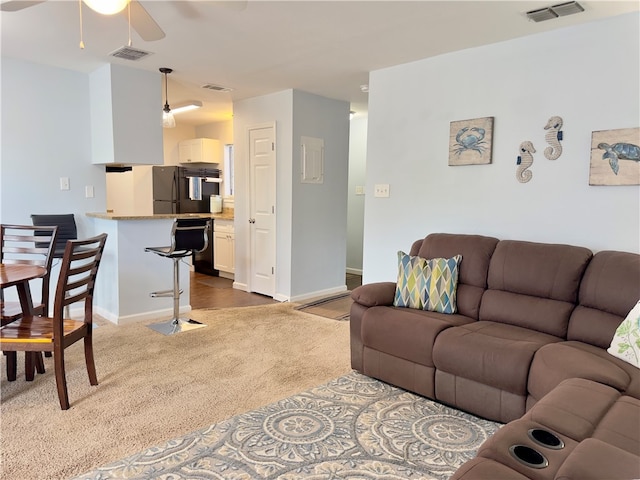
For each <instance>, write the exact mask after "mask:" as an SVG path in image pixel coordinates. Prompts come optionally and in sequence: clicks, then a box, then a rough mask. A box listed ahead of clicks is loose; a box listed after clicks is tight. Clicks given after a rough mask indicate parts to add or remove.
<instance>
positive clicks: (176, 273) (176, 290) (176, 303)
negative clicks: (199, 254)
mask: <svg viewBox="0 0 640 480" xmlns="http://www.w3.org/2000/svg"><path fill="white" fill-rule="evenodd" d="M179 262H180V259H179V258H174V259H173V319H174V320H175V321H176V322H177V321H178V319H179V318H180V293H181V292H180V268H179V267H180V265H179Z"/></svg>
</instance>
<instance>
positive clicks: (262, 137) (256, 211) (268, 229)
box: [249, 126, 276, 297]
mask: <svg viewBox="0 0 640 480" xmlns="http://www.w3.org/2000/svg"><path fill="white" fill-rule="evenodd" d="M249 161H250V169H251V173H250V176H251V179H250V182H251V190H250V195H251V202H250V204H251V213H250V218H249V224H250V235H251V240H250V242H251V276H250V278H251V282H250V291H252V292H256V293H261V294H263V295H268V296H270V297H273V296H274V295H275V285H276V281H275V278H276V277H275V267H276V231H275V225H276V221H275V218H276V210H275V209H276V152H275V127H274V126H268V127H259V128H250V129H249Z"/></svg>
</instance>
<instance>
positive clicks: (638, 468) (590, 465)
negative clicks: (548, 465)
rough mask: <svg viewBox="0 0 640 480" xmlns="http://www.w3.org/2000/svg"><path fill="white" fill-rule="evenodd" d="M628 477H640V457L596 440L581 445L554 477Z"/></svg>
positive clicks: (588, 479) (583, 479)
mask: <svg viewBox="0 0 640 480" xmlns="http://www.w3.org/2000/svg"><path fill="white" fill-rule="evenodd" d="M627 478H628V479H632V478H640V457H638V456H637V455H634V454H631V453H629V452H627V451H625V450H622V449H620V448H617V447H615V446H613V445H609V444H607V443H605V442H602V441H601V440H598V439H595V438H588V439H586V440H584V441H583V442H580V444H579V445H578V446H577V447H576V448H575V449H574V450H573V452H571V454H570V455H569V457H568V458H567V459H566V460H565V461H564V463H563V464H562V465H561V467H560V468H559V469H558V473H557V474H556V476H555V480H603V479H627Z"/></svg>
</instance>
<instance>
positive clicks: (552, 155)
mask: <svg viewBox="0 0 640 480" xmlns="http://www.w3.org/2000/svg"><path fill="white" fill-rule="evenodd" d="M561 128H562V117H551V118H550V119H549V121H548V122H547V124H546V125H545V127H544V129H545V130H546V131H547V133H546V134H545V136H544V139H545V140H546V141H547V143H548V144H549V145H551V146H550V147H547V148H545V149H544V156H545V157H547V158H548V159H549V160H557V159H558V157H560V155H562V145H560V140H562V131H561V130H560V129H561Z"/></svg>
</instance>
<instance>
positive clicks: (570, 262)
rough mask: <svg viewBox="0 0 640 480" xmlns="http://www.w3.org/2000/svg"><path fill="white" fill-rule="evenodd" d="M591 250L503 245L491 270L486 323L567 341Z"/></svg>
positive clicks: (483, 317)
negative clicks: (507, 326)
mask: <svg viewBox="0 0 640 480" xmlns="http://www.w3.org/2000/svg"><path fill="white" fill-rule="evenodd" d="M591 256H592V253H591V251H590V250H588V249H586V248H583V247H575V246H570V245H555V244H545V243H533V242H521V241H514V240H503V241H501V242H500V243H498V245H497V246H496V249H495V251H494V253H493V257H492V258H491V264H490V265H489V273H488V280H487V287H488V290H487V292H486V293H485V294H484V296H483V298H482V305H481V308H480V320H489V321H494V322H501V323H510V324H512V325H518V326H521V327H525V328H530V329H534V330H537V331H539V332H543V333H548V334H549V335H554V336H558V337H565V335H566V331H567V325H568V323H569V317H570V315H571V311H572V310H573V308H574V306H575V303H576V302H577V299H578V288H579V285H580V279H581V278H582V274H583V273H584V270H585V268H586V266H587V264H588V262H589V260H590V259H591Z"/></svg>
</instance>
